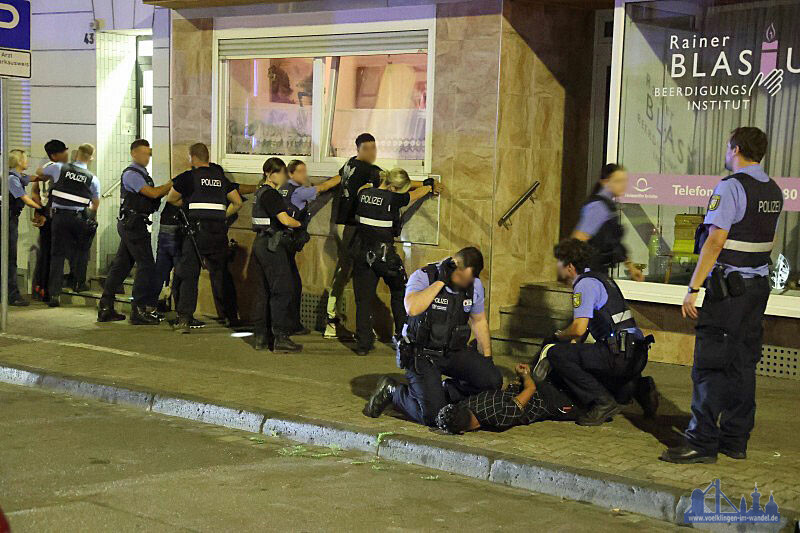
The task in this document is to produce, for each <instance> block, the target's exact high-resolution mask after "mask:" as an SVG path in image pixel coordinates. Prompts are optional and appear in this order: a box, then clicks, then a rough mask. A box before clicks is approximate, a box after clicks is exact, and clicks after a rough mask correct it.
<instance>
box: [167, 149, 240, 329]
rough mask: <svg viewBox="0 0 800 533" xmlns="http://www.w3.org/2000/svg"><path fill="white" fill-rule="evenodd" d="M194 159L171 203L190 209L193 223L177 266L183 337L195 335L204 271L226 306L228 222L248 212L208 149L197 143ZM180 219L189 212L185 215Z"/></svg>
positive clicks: (175, 187) (176, 186) (171, 194)
mask: <svg viewBox="0 0 800 533" xmlns="http://www.w3.org/2000/svg"><path fill="white" fill-rule="evenodd" d="M189 157H190V159H191V164H192V169H191V170H187V171H186V172H184V173H182V174H181V175H179V176H177V177H176V178H175V179H174V180H173V184H172V190H171V191H170V192H169V195H168V196H167V201H168V202H169V203H171V204H173V205H177V206H181V205H184V204H185V207H186V211H185V213H187V215H186V217H187V219H188V220H187V221H188V227H187V228H186V230H185V231H184V234H185V236H184V241H183V245H182V247H181V258H180V262H179V263H178V265H177V266H176V267H175V275H176V276H178V277H179V278H180V288H179V290H180V295H179V297H178V304H177V309H176V310H177V311H178V321H177V323H176V325H175V330H176V331H178V332H180V333H189V332H190V330H191V327H192V324H193V323H194V311H195V309H196V308H197V283H198V281H199V279H200V268H201V266H203V267H205V268H207V269H208V275H209V279H210V281H211V291H212V293H213V294H214V300H215V301H216V302H218V303H220V304H221V303H222V302H224V296H223V295H224V280H223V276H224V273H223V269H225V268H227V261H228V227H227V225H226V223H225V219H226V218H227V217H230V216H232V215H233V214H234V213H236V212H237V211H238V210H239V209H240V208H241V207H242V198H241V197H240V196H239V193H238V192H237V191H236V189H235V188H234V187H233V185H232V184H231V182H230V181H229V180H228V178H227V177H225V173H224V172H223V170H222V169H221V168H220V167H217V166H215V167H212V166H211V165H210V164H209V154H208V147H207V146H206V145H205V144H203V143H196V144H193V145H192V146H191V147H190V148H189ZM179 215H181V216H182V215H183V212H180V211H179ZM221 307H224V305H221Z"/></svg>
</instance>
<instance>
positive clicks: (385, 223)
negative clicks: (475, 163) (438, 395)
mask: <svg viewBox="0 0 800 533" xmlns="http://www.w3.org/2000/svg"><path fill="white" fill-rule="evenodd" d="M380 180H381V182H380V186H378V187H370V186H369V185H367V186H365V187H364V188H363V189H361V191H359V193H358V196H357V201H356V223H357V226H356V235H355V237H354V253H355V257H354V258H353V291H354V292H355V300H356V337H357V340H356V347H355V352H356V354H358V355H367V354H368V353H369V352H370V351H372V349H373V344H374V342H375V339H374V332H373V329H372V306H373V304H374V301H375V297H376V295H375V290H376V289H377V287H378V280H379V279H383V281H384V283H386V285H387V286H388V287H389V293H390V296H391V308H392V317H393V318H394V331H395V345H396V344H397V342H399V339H400V337H401V336H402V331H403V326H404V325H405V323H406V319H407V316H406V310H405V306H404V303H403V294H404V292H405V287H406V280H407V277H406V270H405V267H404V266H403V259H402V258H401V257H400V256H399V255H398V254H397V251H396V250H395V248H394V239H395V237H399V236H400V230H401V220H400V210H401V209H402V208H404V207H406V206H408V205H409V204H412V203H414V202H416V201H417V200H419V199H421V198H423V197H425V196H426V195H427V194H428V193H432V192H433V187H434V180H433V178H428V180H426V183H425V185H424V186H422V187H417V188H416V189H414V190H412V191H410V192H409V189H410V188H411V178H409V176H408V173H407V172H406V171H405V170H403V169H402V168H395V169H392V170H390V171H381V173H380Z"/></svg>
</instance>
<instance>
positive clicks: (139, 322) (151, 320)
mask: <svg viewBox="0 0 800 533" xmlns="http://www.w3.org/2000/svg"><path fill="white" fill-rule="evenodd" d="M129 322H130V323H131V324H133V325H134V326H157V325H159V324H160V323H161V321H160V320H159V319H158V317H156V316H154V315H153V314H151V313H148V312H147V309H145V308H144V307H140V306H138V305H134V306H133V307H132V309H131V318H130V320H129Z"/></svg>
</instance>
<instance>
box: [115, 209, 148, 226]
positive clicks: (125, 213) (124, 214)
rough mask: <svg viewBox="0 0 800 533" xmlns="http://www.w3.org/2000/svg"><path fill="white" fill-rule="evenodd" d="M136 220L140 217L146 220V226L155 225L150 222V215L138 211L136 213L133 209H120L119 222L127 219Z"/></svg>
mask: <svg viewBox="0 0 800 533" xmlns="http://www.w3.org/2000/svg"><path fill="white" fill-rule="evenodd" d="M129 217H130V218H136V217H139V218H141V219H142V220H144V222H145V224H147V225H148V226H149V225H150V224H152V223H153V221H152V220H150V215H145V214H144V213H139V212H138V211H134V210H133V209H120V210H119V215H117V220H125V219H126V218H129Z"/></svg>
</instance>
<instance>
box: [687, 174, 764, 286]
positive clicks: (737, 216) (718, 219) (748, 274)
mask: <svg viewBox="0 0 800 533" xmlns="http://www.w3.org/2000/svg"><path fill="white" fill-rule="evenodd" d="M739 172H741V173H743V174H747V175H748V176H750V177H751V178H753V179H756V180H758V181H761V182H764V183H766V182H768V181H769V176H767V174H766V172H764V169H763V168H761V165H758V164H755V165H750V166H747V167H744V168H742V169H739ZM714 196H718V197H719V201H718V202H717V207H716V208H715V209H714V210H713V211H708V212H707V213H706V218H705V220H704V221H703V222H704V223H705V224H713V225H714V226H717V227H718V228H720V229H724V230H726V231H730V229H731V226H733V225H734V224H736V223H737V222H739V221H740V220H742V219H743V218H744V214H745V210H746V209H747V194H746V193H745V192H744V187H742V184H741V183H739V180H735V179H731V180H725V181H720V182H719V183H718V184H717V186H716V187H715V188H714ZM718 264H720V265H722V266H723V267H724V268H725V275H727V274H728V273H730V272H734V271H738V272H741V274H742V276H743V277H745V278H753V277H756V276H768V275H769V265H763V266H759V267H736V266H731V265H726V264H723V263H718Z"/></svg>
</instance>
